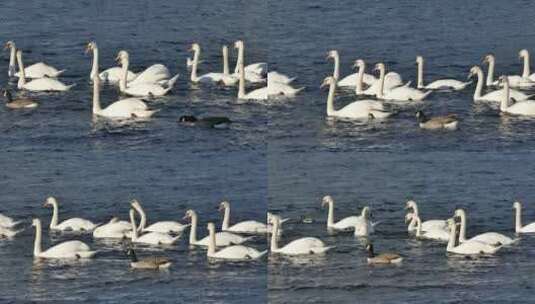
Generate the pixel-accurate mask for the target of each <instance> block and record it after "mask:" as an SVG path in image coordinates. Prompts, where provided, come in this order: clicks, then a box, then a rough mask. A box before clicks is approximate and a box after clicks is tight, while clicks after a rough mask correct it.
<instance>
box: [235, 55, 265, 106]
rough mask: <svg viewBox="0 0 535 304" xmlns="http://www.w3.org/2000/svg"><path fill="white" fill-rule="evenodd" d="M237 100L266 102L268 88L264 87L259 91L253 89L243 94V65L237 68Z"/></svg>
mask: <svg viewBox="0 0 535 304" xmlns="http://www.w3.org/2000/svg"><path fill="white" fill-rule="evenodd" d="M238 99H242V100H267V99H268V87H267V86H265V87H263V88H260V89H255V90H253V91H251V92H249V93H245V73H244V71H243V63H242V64H240V66H239V82H238Z"/></svg>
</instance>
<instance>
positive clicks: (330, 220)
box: [321, 195, 362, 230]
mask: <svg viewBox="0 0 535 304" xmlns="http://www.w3.org/2000/svg"><path fill="white" fill-rule="evenodd" d="M321 206H322V207H325V206H327V207H328V208H329V210H328V213H327V229H333V230H353V229H355V226H356V225H358V224H360V222H361V221H362V219H361V218H360V216H357V215H353V216H348V217H345V218H343V219H341V220H339V221H338V222H336V223H335V222H334V200H333V198H332V197H331V196H330V195H326V196H324V197H323V199H322V201H321Z"/></svg>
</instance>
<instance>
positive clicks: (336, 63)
mask: <svg viewBox="0 0 535 304" xmlns="http://www.w3.org/2000/svg"><path fill="white" fill-rule="evenodd" d="M333 60H334V70H333V77H334V79H336V80H339V79H340V55H338V53H336V54H335V55H334V56H333Z"/></svg>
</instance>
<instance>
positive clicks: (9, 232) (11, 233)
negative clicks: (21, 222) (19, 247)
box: [0, 226, 24, 239]
mask: <svg viewBox="0 0 535 304" xmlns="http://www.w3.org/2000/svg"><path fill="white" fill-rule="evenodd" d="M22 231H24V229H20V230H13V229H11V228H7V227H4V226H0V239H1V238H8V239H12V238H14V237H15V236H16V235H17V234H19V233H21V232H22Z"/></svg>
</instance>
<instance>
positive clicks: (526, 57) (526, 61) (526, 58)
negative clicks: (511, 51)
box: [522, 52, 531, 78]
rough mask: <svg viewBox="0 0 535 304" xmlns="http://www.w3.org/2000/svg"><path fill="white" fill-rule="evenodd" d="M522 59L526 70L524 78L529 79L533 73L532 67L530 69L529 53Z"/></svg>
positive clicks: (523, 74) (524, 70)
mask: <svg viewBox="0 0 535 304" xmlns="http://www.w3.org/2000/svg"><path fill="white" fill-rule="evenodd" d="M522 57H523V58H524V69H523V70H522V77H523V78H528V77H529V74H530V73H531V72H530V67H529V53H528V52H526V53H524V55H523V56H522Z"/></svg>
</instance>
